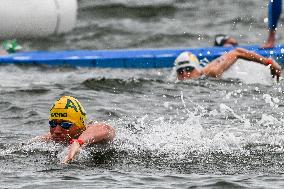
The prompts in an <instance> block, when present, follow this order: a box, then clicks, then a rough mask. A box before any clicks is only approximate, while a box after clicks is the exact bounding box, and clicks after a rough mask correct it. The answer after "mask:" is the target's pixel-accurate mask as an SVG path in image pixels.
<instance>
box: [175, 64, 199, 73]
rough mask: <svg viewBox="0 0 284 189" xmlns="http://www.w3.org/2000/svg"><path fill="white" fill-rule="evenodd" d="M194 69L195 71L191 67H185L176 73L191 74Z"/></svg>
mask: <svg viewBox="0 0 284 189" xmlns="http://www.w3.org/2000/svg"><path fill="white" fill-rule="evenodd" d="M194 69H195V67H193V66H187V67H183V68H179V69H177V73H179V74H182V73H183V72H184V71H185V72H192V71H193V70H194Z"/></svg>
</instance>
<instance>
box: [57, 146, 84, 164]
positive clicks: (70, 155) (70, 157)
mask: <svg viewBox="0 0 284 189" xmlns="http://www.w3.org/2000/svg"><path fill="white" fill-rule="evenodd" d="M80 150H81V146H80V144H79V143H78V142H73V143H72V144H71V145H70V146H69V149H68V154H67V156H66V157H65V158H64V160H63V161H62V162H61V163H63V164H67V163H70V162H71V161H72V160H73V159H74V157H75V155H76V154H78V153H79V152H80Z"/></svg>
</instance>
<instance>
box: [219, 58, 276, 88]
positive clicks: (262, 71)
mask: <svg viewBox="0 0 284 189" xmlns="http://www.w3.org/2000/svg"><path fill="white" fill-rule="evenodd" d="M222 77H223V78H225V79H240V80H241V81H242V82H244V83H246V84H256V83H258V84H263V85H272V84H273V82H274V81H273V79H272V77H271V74H270V69H269V67H266V66H264V65H261V64H259V63H256V62H252V61H246V60H242V59H239V60H238V61H237V62H236V63H235V64H233V65H232V66H231V67H230V68H229V69H228V70H227V71H225V72H224V74H223V76H222Z"/></svg>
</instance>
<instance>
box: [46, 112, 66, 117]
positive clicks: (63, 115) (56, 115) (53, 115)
mask: <svg viewBox="0 0 284 189" xmlns="http://www.w3.org/2000/svg"><path fill="white" fill-rule="evenodd" d="M50 116H51V117H67V113H51V114H50Z"/></svg>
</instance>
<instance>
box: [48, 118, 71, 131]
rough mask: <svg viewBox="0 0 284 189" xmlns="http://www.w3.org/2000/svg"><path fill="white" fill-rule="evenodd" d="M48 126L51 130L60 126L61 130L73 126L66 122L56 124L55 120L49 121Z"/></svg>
mask: <svg viewBox="0 0 284 189" xmlns="http://www.w3.org/2000/svg"><path fill="white" fill-rule="evenodd" d="M49 125H50V127H52V128H55V127H56V126H57V125H60V126H61V127H62V128H63V129H70V127H72V125H74V124H73V123H71V122H67V121H63V122H57V121H55V120H51V121H49Z"/></svg>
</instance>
